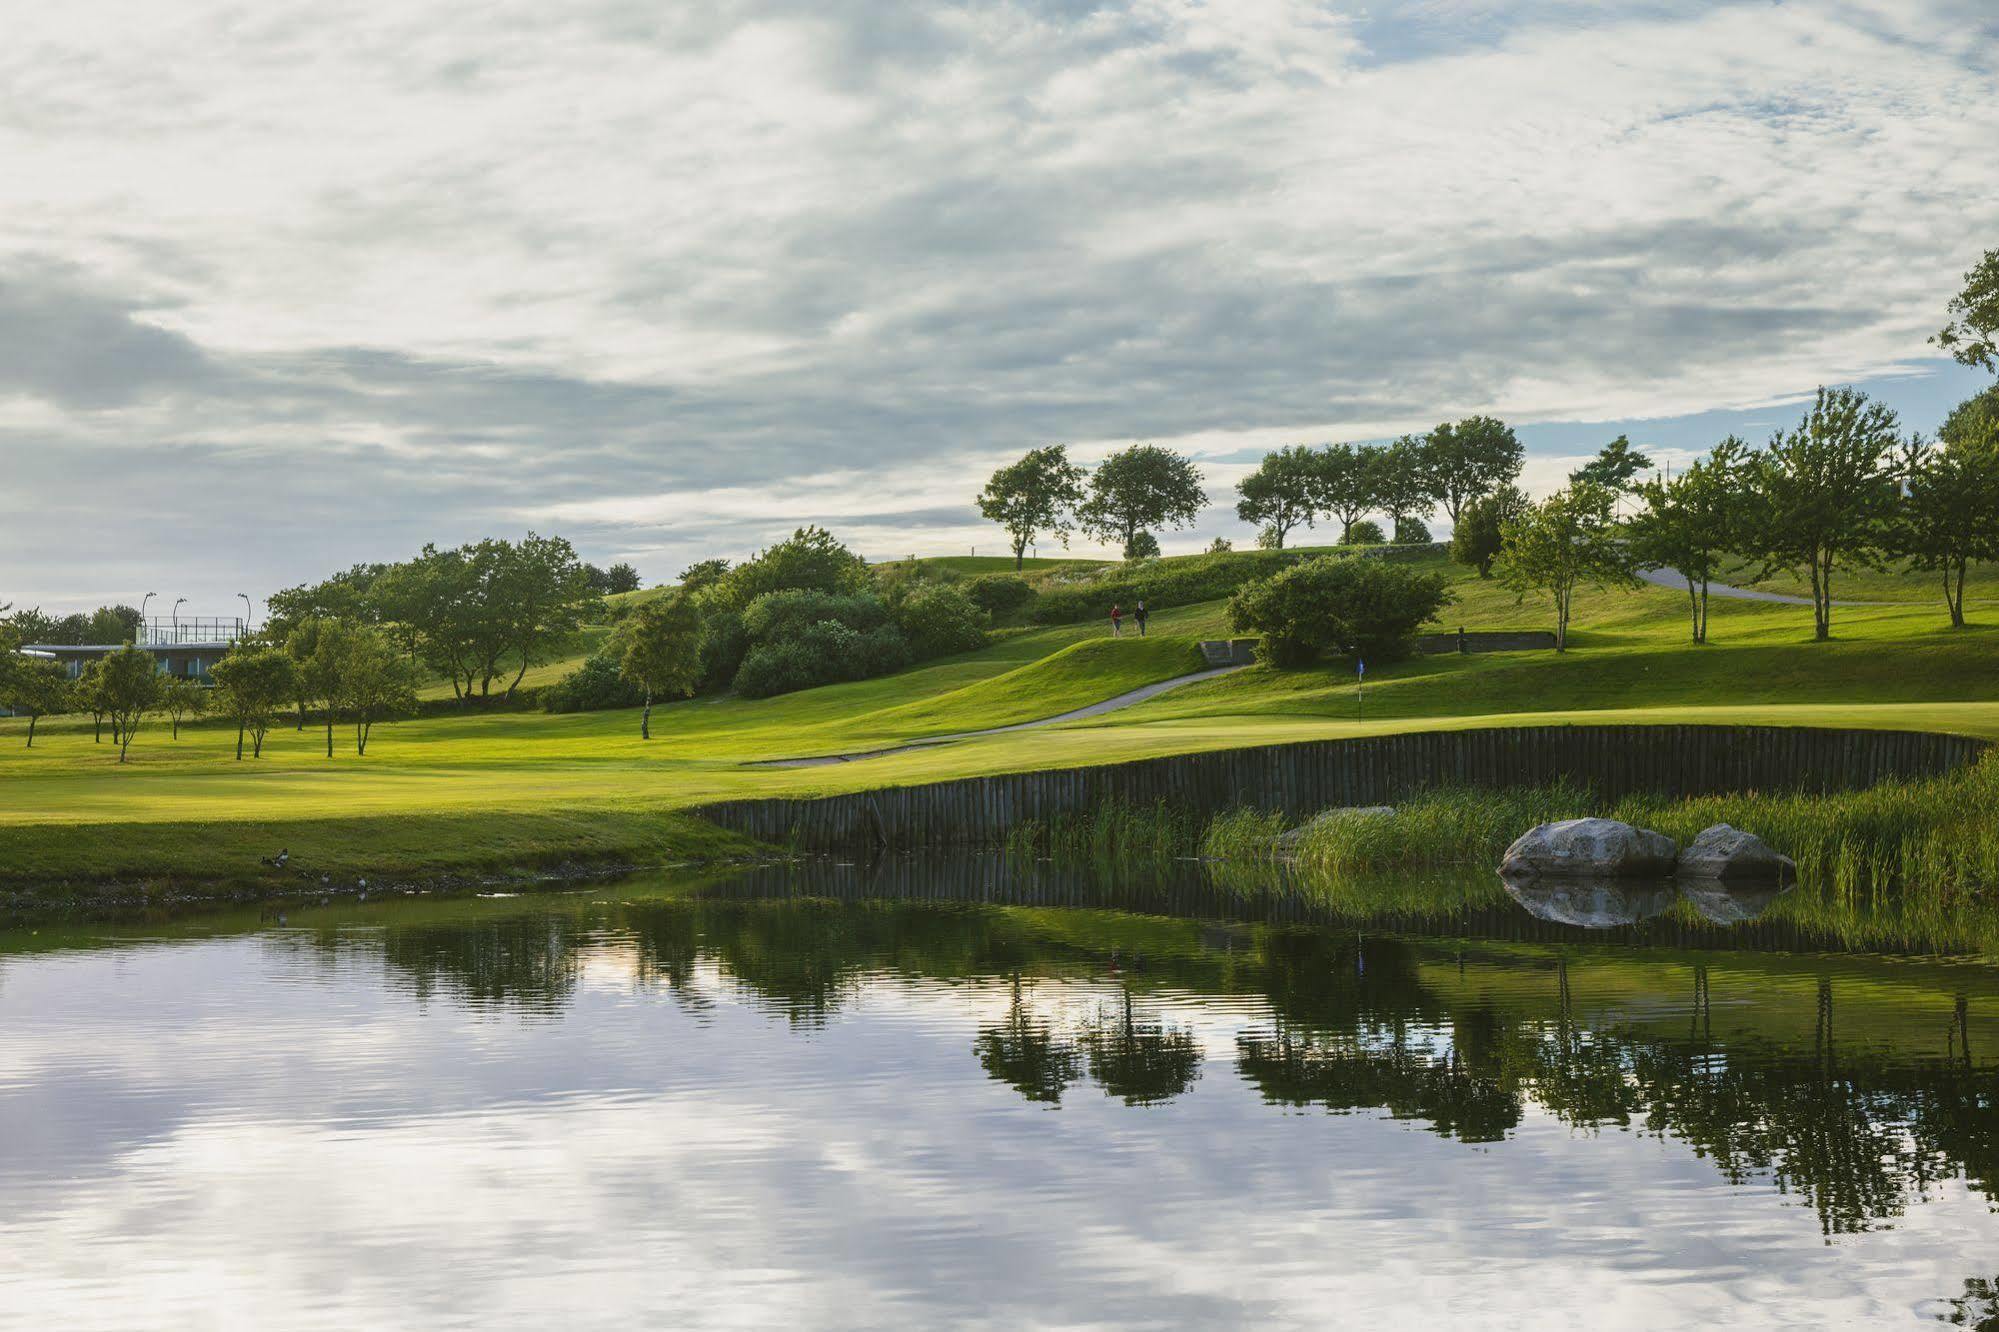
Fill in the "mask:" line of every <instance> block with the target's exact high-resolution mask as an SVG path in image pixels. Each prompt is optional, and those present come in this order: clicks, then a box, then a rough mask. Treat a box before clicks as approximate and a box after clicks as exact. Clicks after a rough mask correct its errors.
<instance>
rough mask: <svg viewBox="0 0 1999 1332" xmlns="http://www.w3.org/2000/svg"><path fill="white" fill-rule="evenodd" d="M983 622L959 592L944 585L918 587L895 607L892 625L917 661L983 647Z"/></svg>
mask: <svg viewBox="0 0 1999 1332" xmlns="http://www.w3.org/2000/svg"><path fill="white" fill-rule="evenodd" d="M986 619H987V616H986V613H985V611H984V610H982V609H981V608H980V607H979V605H978V603H976V602H974V601H973V600H972V599H971V597H969V596H967V595H966V594H965V593H964V591H963V590H961V589H959V588H956V587H952V586H949V585H947V584H944V583H931V584H928V585H925V586H919V587H918V588H917V589H916V590H915V591H914V592H911V593H910V594H909V595H908V596H906V597H904V598H903V599H902V600H901V601H900V602H898V603H897V605H896V608H895V622H896V625H897V627H899V628H900V629H901V630H902V636H903V638H904V639H906V640H907V641H908V643H909V652H910V655H911V656H912V657H914V658H915V659H916V660H917V661H927V660H929V659H930V658H931V657H947V656H950V655H951V654H952V653H954V652H970V651H972V650H973V649H975V648H982V647H984V646H985V645H986Z"/></svg>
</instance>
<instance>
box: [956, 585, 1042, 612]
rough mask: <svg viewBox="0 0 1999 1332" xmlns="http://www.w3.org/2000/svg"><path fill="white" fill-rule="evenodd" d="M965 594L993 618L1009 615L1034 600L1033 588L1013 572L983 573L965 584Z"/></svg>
mask: <svg viewBox="0 0 1999 1332" xmlns="http://www.w3.org/2000/svg"><path fill="white" fill-rule="evenodd" d="M965 595H966V596H968V597H970V598H971V599H972V601H973V603H974V604H975V605H977V606H978V608H979V609H980V610H982V611H984V612H985V613H986V614H988V615H990V616H993V617H994V618H995V619H997V618H999V617H1000V616H1003V615H1011V614H1013V613H1014V612H1015V611H1017V610H1019V609H1020V608H1021V607H1023V606H1025V605H1027V603H1028V602H1030V601H1032V600H1034V588H1033V587H1032V586H1031V585H1030V584H1029V583H1028V581H1027V580H1026V579H1025V578H1021V577H1018V576H1016V575H1014V574H983V575H981V576H980V577H978V578H974V579H973V580H972V581H971V582H970V583H968V584H966V586H965Z"/></svg>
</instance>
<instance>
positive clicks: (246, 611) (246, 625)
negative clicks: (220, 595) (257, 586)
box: [236, 592, 257, 634]
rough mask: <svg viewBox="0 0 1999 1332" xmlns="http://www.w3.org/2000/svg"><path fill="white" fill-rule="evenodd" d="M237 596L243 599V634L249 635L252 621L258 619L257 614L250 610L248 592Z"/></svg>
mask: <svg viewBox="0 0 1999 1332" xmlns="http://www.w3.org/2000/svg"><path fill="white" fill-rule="evenodd" d="M236 595H237V596H239V597H241V598H243V632H244V633H245V634H248V633H249V632H250V621H252V620H254V619H256V618H257V613H256V612H255V611H253V610H251V609H250V594H249V593H248V592H238V593H237V594H236Z"/></svg>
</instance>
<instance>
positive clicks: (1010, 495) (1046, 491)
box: [979, 444, 1083, 570]
mask: <svg viewBox="0 0 1999 1332" xmlns="http://www.w3.org/2000/svg"><path fill="white" fill-rule="evenodd" d="M1082 502H1083V469H1082V468H1081V467H1078V466H1077V465H1076V464H1075V463H1072V462H1070V461H1069V451H1068V449H1067V447H1065V446H1064V445H1061V444H1050V445H1047V446H1046V447H1044V448H1039V449H1029V450H1028V451H1027V454H1026V456H1024V457H1023V458H1021V459H1020V460H1019V461H1018V462H1011V463H1008V464H1007V465H1006V466H1005V467H1002V468H1000V469H999V470H998V471H996V472H994V473H993V474H992V476H991V477H989V478H988V479H987V480H986V488H985V489H984V490H982V491H980V492H979V512H980V513H981V514H983V515H984V516H985V517H986V519H987V520H988V521H990V522H995V523H998V524H999V525H1000V526H1001V527H1002V528H1004V529H1005V530H1006V534H1007V538H1008V539H1009V540H1010V541H1012V543H1013V567H1014V568H1015V569H1016V570H1017V569H1019V568H1020V567H1021V565H1022V562H1023V560H1024V559H1025V558H1026V554H1027V548H1028V546H1029V545H1031V544H1032V543H1033V541H1034V538H1035V536H1036V534H1038V533H1041V532H1047V533H1049V534H1050V535H1052V536H1056V537H1059V538H1061V541H1062V544H1063V545H1065V546H1066V545H1068V544H1069V531H1070V521H1071V516H1072V515H1073V514H1074V512H1075V509H1076V507H1077V506H1078V505H1079V504H1081V503H1082Z"/></svg>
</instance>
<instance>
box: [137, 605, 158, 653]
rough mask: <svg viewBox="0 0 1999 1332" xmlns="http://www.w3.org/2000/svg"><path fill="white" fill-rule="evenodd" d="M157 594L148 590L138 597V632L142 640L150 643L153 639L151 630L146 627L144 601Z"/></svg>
mask: <svg viewBox="0 0 1999 1332" xmlns="http://www.w3.org/2000/svg"><path fill="white" fill-rule="evenodd" d="M158 595H159V593H157V592H148V593H147V594H146V595H145V596H143V597H140V598H139V634H140V639H141V641H142V642H147V643H150V642H152V641H153V635H152V632H151V631H150V630H148V629H147V628H146V603H147V602H149V601H151V600H152V599H153V598H154V597H157V596H158Z"/></svg>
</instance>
